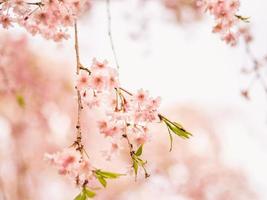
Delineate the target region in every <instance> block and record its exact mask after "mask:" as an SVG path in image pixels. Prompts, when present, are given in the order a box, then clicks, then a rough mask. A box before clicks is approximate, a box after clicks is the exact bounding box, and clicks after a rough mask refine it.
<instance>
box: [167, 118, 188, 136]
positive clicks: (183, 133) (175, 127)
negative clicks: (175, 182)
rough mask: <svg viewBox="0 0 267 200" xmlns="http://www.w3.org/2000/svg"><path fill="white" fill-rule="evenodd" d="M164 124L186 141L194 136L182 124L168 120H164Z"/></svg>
mask: <svg viewBox="0 0 267 200" xmlns="http://www.w3.org/2000/svg"><path fill="white" fill-rule="evenodd" d="M164 122H165V124H166V125H167V126H168V128H169V129H170V130H171V131H172V132H173V133H175V134H176V135H178V136H180V137H182V138H186V139H188V138H189V137H190V136H192V134H191V133H189V132H187V131H186V130H185V129H184V128H183V127H182V126H181V125H180V124H178V123H176V122H171V121H167V120H164Z"/></svg>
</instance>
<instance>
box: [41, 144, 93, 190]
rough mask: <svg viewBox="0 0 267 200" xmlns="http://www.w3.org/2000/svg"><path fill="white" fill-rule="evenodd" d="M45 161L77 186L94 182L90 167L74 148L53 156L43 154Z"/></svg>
mask: <svg viewBox="0 0 267 200" xmlns="http://www.w3.org/2000/svg"><path fill="white" fill-rule="evenodd" d="M45 159H46V160H47V161H48V162H49V163H50V164H51V165H54V166H55V167H56V168H57V170H58V173H59V174H61V175H68V176H69V177H70V178H72V179H75V180H76V184H77V185H78V186H82V184H84V183H86V182H89V181H92V182H93V181H94V179H93V178H94V177H93V173H92V170H93V167H92V165H91V164H90V163H89V161H88V160H87V159H85V158H84V157H82V156H81V154H80V153H79V151H77V150H75V149H74V148H68V149H64V150H63V151H61V152H56V153H54V154H45Z"/></svg>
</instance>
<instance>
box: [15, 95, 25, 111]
mask: <svg viewBox="0 0 267 200" xmlns="http://www.w3.org/2000/svg"><path fill="white" fill-rule="evenodd" d="M16 99H17V103H18V105H19V106H20V107H21V108H24V107H25V99H24V97H23V96H22V95H17V96H16Z"/></svg>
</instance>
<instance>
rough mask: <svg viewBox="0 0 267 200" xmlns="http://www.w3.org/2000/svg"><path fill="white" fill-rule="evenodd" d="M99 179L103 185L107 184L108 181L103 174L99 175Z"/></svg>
mask: <svg viewBox="0 0 267 200" xmlns="http://www.w3.org/2000/svg"><path fill="white" fill-rule="evenodd" d="M97 179H98V181H99V182H100V183H101V185H103V187H106V186H107V181H106V180H105V178H104V177H103V176H97Z"/></svg>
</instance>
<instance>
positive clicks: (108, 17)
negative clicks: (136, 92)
mask: <svg viewBox="0 0 267 200" xmlns="http://www.w3.org/2000/svg"><path fill="white" fill-rule="evenodd" d="M106 5H107V20H108V36H109V41H110V46H111V50H112V53H113V57H114V60H115V63H116V66H117V69H119V68H120V66H119V62H118V58H117V54H116V50H115V46H114V42H113V37H112V31H111V13H110V0H106Z"/></svg>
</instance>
